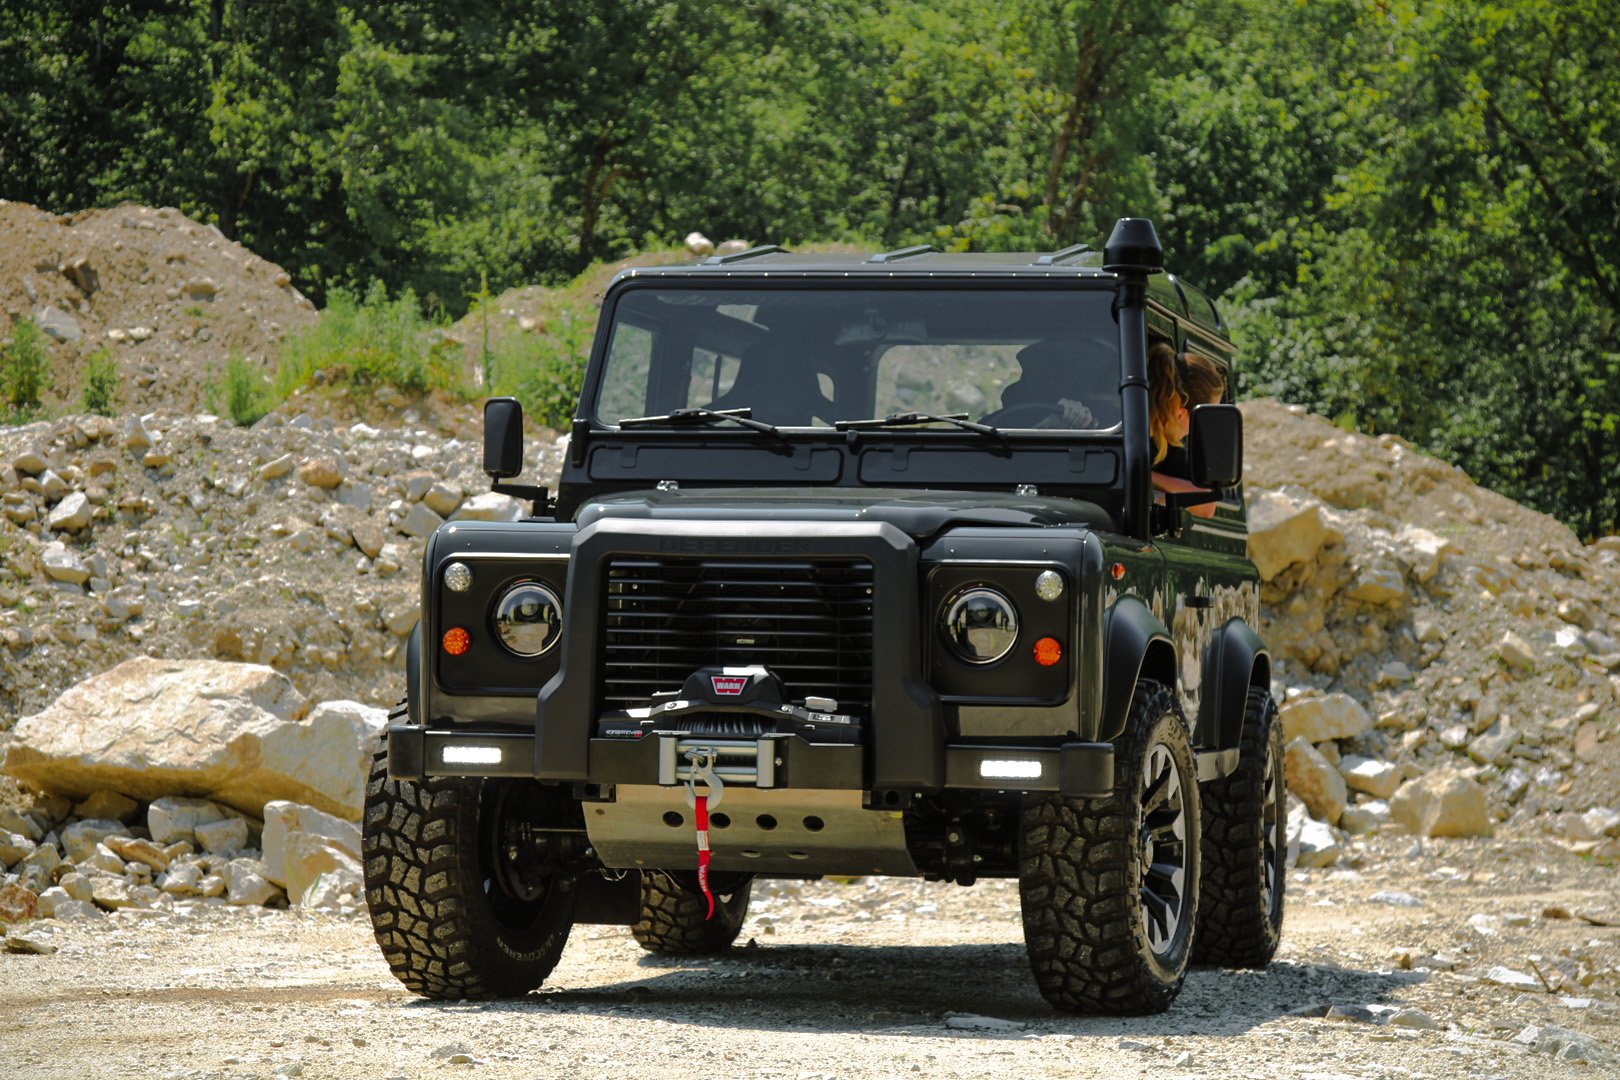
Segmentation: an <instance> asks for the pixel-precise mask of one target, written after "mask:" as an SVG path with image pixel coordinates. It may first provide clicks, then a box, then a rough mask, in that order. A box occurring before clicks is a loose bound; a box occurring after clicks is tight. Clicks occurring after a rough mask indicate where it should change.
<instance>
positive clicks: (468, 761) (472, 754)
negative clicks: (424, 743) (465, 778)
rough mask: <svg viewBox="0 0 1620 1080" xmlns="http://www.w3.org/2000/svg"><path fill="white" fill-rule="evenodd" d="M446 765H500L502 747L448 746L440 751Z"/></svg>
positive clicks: (441, 758)
mask: <svg viewBox="0 0 1620 1080" xmlns="http://www.w3.org/2000/svg"><path fill="white" fill-rule="evenodd" d="M439 760H440V761H442V762H444V763H445V764H446V765H499V764H500V763H501V748H500V747H498V746H447V747H445V748H444V749H443V750H442V751H441V752H440V753H439Z"/></svg>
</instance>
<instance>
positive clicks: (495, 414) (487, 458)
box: [484, 397, 523, 480]
mask: <svg viewBox="0 0 1620 1080" xmlns="http://www.w3.org/2000/svg"><path fill="white" fill-rule="evenodd" d="M484 471H485V472H486V473H488V474H489V477H490V479H491V480H504V479H506V478H507V477H509V476H516V475H518V474H519V473H521V472H522V471H523V406H522V405H521V404H519V403H518V399H517V398H509V397H498V398H490V399H489V400H488V401H486V402H484Z"/></svg>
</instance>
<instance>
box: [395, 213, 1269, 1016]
mask: <svg viewBox="0 0 1620 1080" xmlns="http://www.w3.org/2000/svg"><path fill="white" fill-rule="evenodd" d="M1161 257H1162V252H1161V249H1160V244H1159V240H1158V237H1157V235H1156V233H1155V231H1154V229H1153V226H1152V224H1151V223H1150V222H1147V221H1144V220H1140V219H1125V220H1122V221H1120V222H1119V223H1118V225H1116V227H1115V229H1114V231H1113V234H1112V236H1111V237H1110V238H1109V241H1108V244H1107V246H1106V248H1105V250H1104V251H1103V252H1102V253H1101V254H1097V253H1094V252H1092V251H1091V250H1089V249H1087V248H1085V247H1084V246H1080V247H1075V248H1070V249H1067V250H1064V251H1058V252H1053V253H1051V254H1045V255H1039V256H1035V255H977V254H935V253H933V252H931V251H930V250H929V249H927V248H909V249H903V250H899V251H890V252H885V253H882V254H878V255H872V256H869V257H868V256H860V255H793V254H790V253H788V252H785V251H781V250H779V249H776V248H755V249H753V250H751V251H746V252H743V253H741V254H738V255H731V256H722V257H715V258H709V259H705V260H703V261H702V262H701V263H699V264H697V265H693V266H684V267H668V268H659V269H642V270H627V271H625V272H624V273H622V274H620V275H619V276H618V277H617V278H616V279H615V280H614V282H613V284H612V285H611V286H610V287H609V289H608V291H607V295H606V297H605V299H604V301H603V311H602V318H601V322H600V326H599V328H598V331H597V335H596V342H595V347H594V349H593V351H592V354H591V358H590V363H589V366H588V368H587V371H586V377H585V384H584V391H583V393H582V395H581V399H580V402H579V408H578V417H577V419H575V420H574V422H573V428H572V433H571V439H570V442H569V444H568V455H567V460H566V462H565V465H564V468H563V471H562V476H561V481H560V485H559V488H558V491H557V492H556V494H555V497H553V496H552V494H551V493H550V492H547V491H546V490H544V489H542V488H538V487H533V486H524V485H518V484H514V483H511V482H510V480H511V478H512V477H514V476H516V475H518V474H519V473H520V471H521V460H522V436H521V414H520V412H519V409H518V407H517V404H516V402H514V401H512V400H510V399H497V400H494V401H491V402H490V403H489V404H488V406H487V407H486V412H485V425H486V431H485V451H484V453H485V469H486V471H487V472H489V474H490V475H491V476H492V477H493V478H494V480H495V489H496V490H497V491H505V492H507V493H509V494H516V495H520V496H522V497H523V498H525V499H527V500H532V501H533V504H534V515H533V516H532V517H530V518H527V519H525V520H522V521H518V522H513V523H492V522H452V523H449V524H446V525H444V526H442V527H441V528H440V529H439V530H438V532H437V533H435V534H434V535H433V537H432V538H431V540H430V541H429V542H428V545H427V551H426V555H425V559H424V565H423V574H422V620H421V624H420V626H419V627H418V630H417V636H416V637H413V639H412V641H411V648H410V650H409V653H408V668H409V682H410V686H409V694H408V722H406V723H400V724H398V725H397V726H394V727H391V728H390V729H389V732H388V739H387V747H386V750H385V751H384V753H382V754H380V755H379V756H378V760H377V763H376V766H375V769H374V771H373V773H372V776H371V780H370V786H369V788H368V791H367V798H366V808H365V825H364V843H365V861H366V897H367V901H368V903H369V905H370V908H371V916H372V920H373V923H374V925H375V929H376V934H377V940H378V941H379V943H380V944H381V946H382V950H383V953H384V955H385V956H386V957H387V960H388V963H389V965H390V966H391V967H392V969H393V971H394V973H395V974H396V975H398V977H399V978H400V979H401V980H402V981H403V982H404V983H405V984H406V985H407V986H409V987H410V988H411V989H412V990H415V991H416V992H418V993H421V994H424V995H427V996H429V997H434V998H450V999H456V998H473V997H489V996H503V995H520V994H523V993H526V992H528V991H530V990H532V989H534V988H535V987H537V986H539V985H540V984H541V982H542V981H543V980H544V979H545V978H546V977H547V975H548V974H550V972H551V971H552V969H553V967H554V966H555V965H556V963H557V961H558V957H559V955H560V954H561V952H562V948H563V944H564V942H565V941H566V939H567V937H568V933H569V928H570V927H571V926H572V925H573V924H574V923H576V922H587V923H619V924H625V925H629V926H631V927H632V928H633V929H632V933H633V934H634V936H635V939H636V940H637V941H638V942H639V943H640V944H641V945H642V947H643V948H646V949H649V950H652V951H654V952H663V953H702V952H708V951H713V950H719V949H724V948H726V947H727V946H729V945H730V944H731V943H732V941H733V940H734V939H735V938H736V936H737V934H738V931H739V929H740V928H741V926H742V923H743V920H744V917H745V915H746V913H747V908H748V897H749V889H750V887H751V883H752V881H753V880H754V879H755V878H771V877H778V878H813V877H817V876H820V875H828V874H833V875H866V874H877V875H890V874H898V875H912V876H917V875H920V876H923V877H925V878H930V879H940V880H948V881H953V882H957V883H960V884H963V885H969V884H972V883H973V882H975V881H976V880H978V879H980V878H989V877H1008V878H1016V879H1017V880H1018V883H1019V894H1020V898H1021V901H1022V909H1023V920H1024V932H1025V939H1026V942H1027V945H1028V952H1029V958H1030V963H1031V965H1032V967H1033V969H1034V973H1035V978H1036V981H1037V983H1038V984H1039V986H1040V990H1041V993H1042V994H1043V995H1044V996H1045V997H1046V998H1047V1000H1049V1001H1050V1002H1051V1003H1052V1004H1053V1005H1054V1006H1056V1007H1057V1008H1059V1009H1063V1010H1068V1011H1083V1012H1106V1013H1143V1012H1153V1011H1159V1010H1163V1009H1165V1008H1167V1007H1168V1006H1169V1004H1170V1002H1171V1001H1172V1000H1173V999H1174V998H1175V996H1176V993H1177V991H1178V990H1179V988H1180V987H1181V984H1182V980H1183V977H1184V976H1185V973H1186V970H1187V966H1188V964H1189V963H1191V962H1205V963H1214V964H1222V965H1229V966H1261V965H1264V964H1266V963H1267V962H1268V961H1269V960H1270V959H1271V957H1272V955H1273V953H1274V952H1275V950H1276V947H1277V938H1278V933H1279V930H1280V928H1281V923H1282V904H1283V883H1284V876H1283V861H1282V849H1283V828H1284V817H1283V815H1284V801H1283V794H1282V769H1281V765H1280V756H1281V755H1280V745H1281V743H1280V736H1279V731H1278V723H1277V720H1276V709H1275V706H1274V705H1273V702H1272V698H1271V695H1270V693H1269V689H1268V688H1269V686H1270V678H1271V676H1270V660H1269V658H1268V656H1267V654H1266V652H1265V649H1264V647H1263V646H1262V645H1261V643H1260V641H1259V639H1258V638H1257V637H1256V635H1255V633H1254V630H1253V629H1252V627H1253V626H1254V624H1255V621H1256V616H1257V607H1258V603H1259V599H1258V597H1259V593H1258V577H1257V575H1256V573H1255V570H1254V568H1253V566H1252V564H1251V563H1250V562H1249V560H1248V558H1247V556H1246V553H1245V537H1246V526H1245V521H1244V508H1243V501H1242V498H1241V494H1240V492H1239V490H1238V484H1239V481H1240V476H1241V471H1242V428H1241V417H1240V416H1239V414H1238V412H1237V409H1236V407H1235V406H1233V405H1230V404H1206V405H1198V406H1196V407H1195V408H1193V410H1192V413H1191V421H1190V430H1189V432H1188V435H1187V437H1186V440H1185V450H1186V452H1185V455H1184V456H1183V455H1177V457H1178V458H1179V459H1180V460H1181V461H1182V462H1183V464H1182V466H1181V467H1182V468H1183V469H1184V471H1185V473H1186V476H1185V479H1186V480H1188V481H1190V484H1184V485H1182V486H1183V487H1184V488H1185V487H1189V486H1191V485H1196V486H1197V487H1198V488H1200V489H1206V490H1202V491H1197V492H1187V491H1181V492H1177V493H1174V494H1170V495H1168V496H1164V495H1160V496H1157V497H1156V496H1155V494H1154V484H1153V479H1152V475H1151V474H1152V469H1153V465H1152V462H1151V458H1152V451H1151V449H1150V439H1149V411H1148V400H1149V386H1148V380H1147V360H1146V358H1147V352H1148V349H1149V347H1150V345H1151V344H1153V343H1154V342H1155V341H1159V340H1162V341H1164V342H1166V343H1168V344H1170V345H1171V346H1172V347H1173V348H1175V349H1177V350H1184V349H1190V350H1194V351H1196V352H1199V353H1201V354H1203V355H1205V356H1208V357H1211V358H1213V359H1214V360H1215V361H1216V362H1217V363H1218V364H1220V365H1221V366H1223V367H1225V368H1227V372H1228V375H1230V366H1229V365H1230V362H1231V354H1232V346H1231V344H1230V343H1229V342H1228V341H1227V339H1226V337H1225V335H1224V333H1223V328H1222V325H1221V321H1220V317H1219V315H1218V314H1217V313H1216V310H1215V307H1214V305H1213V304H1212V303H1211V302H1210V301H1209V300H1208V299H1207V298H1206V297H1205V296H1204V295H1203V294H1202V293H1200V292H1198V291H1197V290H1196V289H1193V288H1191V287H1190V286H1188V284H1187V283H1186V282H1183V281H1179V280H1177V279H1176V278H1174V277H1172V276H1169V275H1161V274H1159V273H1158V272H1159V270H1160V262H1161ZM1230 381H1231V380H1230V378H1228V385H1230ZM1163 467H1166V466H1161V468H1163ZM1195 504H1198V505H1202V506H1209V505H1211V504H1212V505H1213V507H1214V513H1213V516H1210V517H1204V516H1201V515H1196V514H1194V513H1193V512H1192V511H1191V510H1190V507H1192V506H1193V505H1195ZM700 848H706V849H707V850H706V851H703V852H702V854H701V857H700Z"/></svg>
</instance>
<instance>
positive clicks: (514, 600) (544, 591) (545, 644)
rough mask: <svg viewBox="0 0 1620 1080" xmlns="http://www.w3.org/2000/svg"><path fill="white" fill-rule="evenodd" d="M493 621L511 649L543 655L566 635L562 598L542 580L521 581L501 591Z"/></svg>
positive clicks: (498, 635) (500, 638)
mask: <svg viewBox="0 0 1620 1080" xmlns="http://www.w3.org/2000/svg"><path fill="white" fill-rule="evenodd" d="M490 621H491V622H492V623H493V624H494V629H495V638H496V640H498V641H499V642H500V643H501V644H502V645H504V646H506V650H507V651H508V652H510V653H512V654H513V655H515V656H523V657H534V656H540V655H541V654H543V653H545V652H546V651H547V650H548V649H550V648H551V647H552V646H553V645H555V644H557V639H558V638H559V637H561V636H562V601H560V600H558V599H557V594H556V593H554V592H552V591H551V590H550V589H548V588H546V587H545V586H544V585H541V584H539V583H538V582H534V581H524V582H520V583H518V584H516V585H513V586H512V587H511V588H510V589H507V590H506V591H505V592H503V593H502V594H501V598H500V599H499V600H498V601H496V603H495V614H494V616H493V617H492V618H491V620H490Z"/></svg>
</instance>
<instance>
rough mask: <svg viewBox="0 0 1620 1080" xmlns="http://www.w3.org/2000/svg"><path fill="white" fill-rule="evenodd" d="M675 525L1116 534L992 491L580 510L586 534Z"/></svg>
mask: <svg viewBox="0 0 1620 1080" xmlns="http://www.w3.org/2000/svg"><path fill="white" fill-rule="evenodd" d="M621 518H642V519H645V518H652V519H666V520H672V521H746V520H755V519H759V518H770V519H772V520H777V521H884V522H888V523H889V524H892V525H894V526H895V527H897V528H899V529H901V530H903V531H904V532H906V533H907V534H908V535H910V536H912V537H913V538H915V539H918V540H922V539H926V538H928V537H931V536H934V535H936V534H938V533H940V532H942V531H943V530H945V529H948V528H952V527H955V526H959V525H998V526H1005V527H1008V528H1031V529H1039V528H1052V527H1057V526H1071V527H1072V526H1080V527H1084V528H1092V529H1105V530H1111V529H1113V528H1114V522H1113V519H1112V518H1111V517H1109V515H1108V513H1107V511H1105V510H1103V508H1102V507H1100V506H1098V505H1097V504H1096V503H1092V502H1087V501H1085V500H1083V499H1065V498H1057V497H1051V496H1040V495H1007V494H1001V493H998V492H987V491H927V492H919V491H906V490H895V489H885V488H859V489H850V490H846V491H839V492H832V491H825V490H818V491H810V492H805V491H784V490H782V489H781V488H759V489H754V488H725V489H719V490H717V489H714V488H708V489H699V490H693V491H679V490H677V491H631V492H624V493H621V494H618V495H610V496H604V497H600V498H596V499H592V500H591V501H589V502H587V503H586V504H585V505H584V506H583V507H581V508H580V511H579V514H578V522H579V524H580V526H581V527H584V526H586V525H589V524H591V523H592V522H596V521H601V520H603V519H621Z"/></svg>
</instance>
